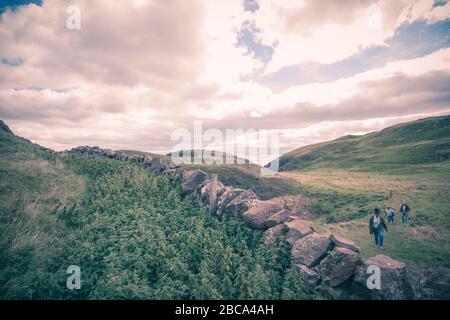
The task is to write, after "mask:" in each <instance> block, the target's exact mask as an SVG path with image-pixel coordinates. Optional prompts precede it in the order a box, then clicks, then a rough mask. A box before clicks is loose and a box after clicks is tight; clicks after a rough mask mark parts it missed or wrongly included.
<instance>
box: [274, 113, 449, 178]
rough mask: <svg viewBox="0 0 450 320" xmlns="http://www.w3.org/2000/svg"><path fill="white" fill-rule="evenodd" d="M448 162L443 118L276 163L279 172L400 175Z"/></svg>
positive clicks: (313, 148) (305, 150)
mask: <svg viewBox="0 0 450 320" xmlns="http://www.w3.org/2000/svg"><path fill="white" fill-rule="evenodd" d="M449 159H450V116H442V117H433V118H427V119H422V120H417V121H413V122H409V123H403V124H398V125H395V126H392V127H388V128H386V129H383V130H381V131H379V132H372V133H369V134H366V135H363V136H345V137H341V138H339V139H336V140H333V141H329V142H323V143H318V144H313V145H308V146H305V147H301V148H298V149H296V150H294V151H291V152H289V153H287V154H285V155H283V156H281V157H280V159H279V161H280V171H299V170H313V169H321V168H326V169H330V168H336V169H352V170H359V171H365V170H368V171H383V172H402V171H403V169H404V168H405V167H406V166H415V165H420V166H421V165H432V164H436V163H439V162H442V161H446V160H449ZM412 168H413V167H411V168H408V169H412Z"/></svg>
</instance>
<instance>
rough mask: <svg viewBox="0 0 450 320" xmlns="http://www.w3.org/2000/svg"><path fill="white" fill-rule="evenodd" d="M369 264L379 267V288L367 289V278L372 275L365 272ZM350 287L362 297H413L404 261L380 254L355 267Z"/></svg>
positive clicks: (403, 298)
mask: <svg viewBox="0 0 450 320" xmlns="http://www.w3.org/2000/svg"><path fill="white" fill-rule="evenodd" d="M371 265H377V266H379V267H380V271H381V274H380V276H381V278H380V279H381V281H380V285H381V286H380V287H381V288H380V289H376V288H374V289H369V288H368V286H367V279H368V277H370V276H371V275H372V274H368V273H367V268H368V267H369V266H371ZM352 289H353V291H354V293H355V294H356V295H358V296H359V297H361V298H364V299H376V300H408V299H412V298H413V297H414V292H413V289H412V286H411V284H410V282H409V279H408V277H407V273H406V265H405V263H403V262H400V261H397V260H394V259H392V258H391V257H388V256H385V255H382V254H380V255H377V256H375V257H372V258H369V259H368V260H367V261H366V262H365V263H364V264H363V265H361V266H359V267H357V269H356V272H355V277H354V280H353V283H352Z"/></svg>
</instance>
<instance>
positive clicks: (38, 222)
mask: <svg viewBox="0 0 450 320" xmlns="http://www.w3.org/2000/svg"><path fill="white" fill-rule="evenodd" d="M0 125H1V126H0V234H1V238H0V299H213V298H215V299H280V298H284V299H307V298H312V297H311V296H310V295H309V294H306V293H305V291H304V287H303V285H302V283H301V280H300V277H299V274H298V271H297V269H296V268H295V266H294V265H291V261H290V259H291V258H290V254H289V250H288V248H287V247H286V245H285V244H283V243H279V245H274V246H271V247H270V248H266V247H265V246H263V245H262V244H260V237H261V234H260V233H258V232H253V231H251V230H250V229H247V228H246V227H245V226H244V225H243V224H242V222H241V221H239V220H237V219H235V218H225V219H223V220H222V221H220V222H219V221H218V220H216V219H215V218H214V217H209V216H208V215H206V212H205V210H204V209H201V208H199V207H198V206H197V205H196V203H195V202H194V201H193V199H191V198H189V197H182V196H181V188H180V184H179V181H177V180H175V179H173V178H169V177H168V176H155V175H154V174H153V173H152V172H150V171H149V170H146V169H144V168H142V167H140V166H138V165H137V164H135V163H133V162H126V161H118V160H113V159H102V158H94V157H92V158H88V157H83V156H75V155H67V154H59V153H55V152H51V151H50V150H47V149H44V148H41V147H39V146H37V145H34V144H32V143H30V142H29V141H27V140H25V139H22V138H19V137H17V136H14V135H13V134H12V133H11V132H10V130H9V129H8V128H7V126H6V125H5V124H4V123H3V122H0ZM70 265H78V266H79V267H80V268H81V276H82V286H81V289H80V290H73V291H71V290H69V289H68V288H67V287H66V280H67V277H68V276H69V275H68V274H67V273H66V271H67V268H68V267H69V266H70Z"/></svg>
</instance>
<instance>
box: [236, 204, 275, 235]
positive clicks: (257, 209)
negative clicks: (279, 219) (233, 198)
mask: <svg viewBox="0 0 450 320" xmlns="http://www.w3.org/2000/svg"><path fill="white" fill-rule="evenodd" d="M280 210H282V207H281V205H280V204H278V203H275V202H270V201H261V200H258V201H256V202H254V204H253V206H252V207H251V208H250V209H248V210H247V211H246V212H244V213H243V215H242V217H243V218H244V222H245V224H246V225H247V226H248V227H250V228H252V229H259V230H265V229H267V228H268V226H267V221H269V219H270V217H271V216H273V215H274V214H275V213H277V212H279V211H280Z"/></svg>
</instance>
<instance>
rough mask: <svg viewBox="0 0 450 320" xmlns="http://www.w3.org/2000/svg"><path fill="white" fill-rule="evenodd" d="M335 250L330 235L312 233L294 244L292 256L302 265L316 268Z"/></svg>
mask: <svg viewBox="0 0 450 320" xmlns="http://www.w3.org/2000/svg"><path fill="white" fill-rule="evenodd" d="M332 249H333V243H332V242H331V240H330V236H329V235H320V234H317V233H312V234H310V235H307V236H306V237H303V238H300V239H298V240H297V241H295V242H294V244H293V246H292V250H291V254H292V256H293V257H294V259H296V261H297V262H298V263H300V264H304V265H305V266H307V267H309V268H311V267H314V266H316V265H317V264H318V263H319V262H320V261H321V260H322V259H323V258H324V257H325V256H326V255H327V253H328V251H330V250H332Z"/></svg>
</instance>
